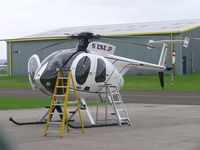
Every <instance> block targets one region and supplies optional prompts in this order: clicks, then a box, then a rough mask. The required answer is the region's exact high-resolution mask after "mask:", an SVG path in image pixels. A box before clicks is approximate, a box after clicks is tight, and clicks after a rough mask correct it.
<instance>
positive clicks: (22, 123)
mask: <svg viewBox="0 0 200 150" xmlns="http://www.w3.org/2000/svg"><path fill="white" fill-rule="evenodd" d="M9 121H11V122H13V123H14V124H16V125H19V126H21V125H34V124H45V123H46V121H43V122H39V121H35V122H17V121H15V120H14V119H13V118H12V117H10V118H9Z"/></svg>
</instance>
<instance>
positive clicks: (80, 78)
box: [75, 56, 91, 85]
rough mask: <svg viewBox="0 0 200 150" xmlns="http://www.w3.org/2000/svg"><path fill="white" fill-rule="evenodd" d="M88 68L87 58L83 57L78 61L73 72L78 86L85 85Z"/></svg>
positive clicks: (88, 60) (89, 62) (89, 63)
mask: <svg viewBox="0 0 200 150" xmlns="http://www.w3.org/2000/svg"><path fill="white" fill-rule="evenodd" d="M90 67H91V61H90V58H89V57H87V56H84V57H83V58H81V59H80V60H79V62H78V64H77V67H76V72H75V76H76V81H77V83H78V84H80V85H83V84H84V83H85V81H86V80H87V77H88V74H89V71H90Z"/></svg>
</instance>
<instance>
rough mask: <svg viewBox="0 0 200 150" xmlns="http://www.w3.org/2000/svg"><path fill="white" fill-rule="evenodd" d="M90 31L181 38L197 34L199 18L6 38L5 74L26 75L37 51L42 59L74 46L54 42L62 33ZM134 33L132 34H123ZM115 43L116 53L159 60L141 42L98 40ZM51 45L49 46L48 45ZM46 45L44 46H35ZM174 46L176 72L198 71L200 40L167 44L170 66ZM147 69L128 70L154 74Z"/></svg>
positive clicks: (140, 39) (135, 39) (144, 40)
mask: <svg viewBox="0 0 200 150" xmlns="http://www.w3.org/2000/svg"><path fill="white" fill-rule="evenodd" d="M80 32H93V33H94V34H101V35H121V36H124V37H122V38H115V39H117V40H124V41H131V42H135V43H144V44H147V43H148V41H149V40H166V39H180V38H184V37H190V38H191V37H192V38H194V37H200V19H193V20H178V21H162V22H144V23H127V24H114V25H95V26H82V27H67V28H61V29H57V30H53V31H48V32H43V33H39V34H34V35H30V36H26V37H23V38H18V39H10V40H7V60H8V67H9V68H8V74H9V75H10V76H26V75H27V63H28V59H29V58H30V57H31V56H32V55H33V54H37V55H39V57H40V60H41V61H42V60H43V59H44V58H45V57H46V56H48V55H49V54H50V53H52V52H54V51H57V50H62V49H68V48H74V47H76V44H77V42H78V41H77V40H68V41H67V42H65V43H61V44H55V43H58V42H62V41H63V40H66V36H65V34H76V33H80ZM125 36H135V37H125ZM101 42H106V43H109V44H112V45H115V46H116V47H117V49H116V52H115V54H116V55H119V56H124V57H128V58H133V59H137V60H141V61H146V62H151V63H158V59H159V56H160V52H161V51H160V50H154V49H152V50H149V49H147V47H144V46H137V45H131V44H127V43H123V42H119V41H114V40H101ZM52 44H55V45H54V46H51V47H48V46H49V45H52ZM43 47H46V49H43V50H38V49H40V48H43ZM172 50H176V64H175V74H178V75H182V74H190V73H194V72H200V61H199V57H200V41H197V40H190V43H189V46H188V48H184V47H182V46H181V44H176V45H170V50H169V51H168V56H167V61H166V65H167V67H170V66H171V57H170V56H171V53H172ZM155 73H156V72H153V71H147V70H138V69H135V70H134V69H133V70H130V71H129V72H128V73H127V74H128V75H138V74H155Z"/></svg>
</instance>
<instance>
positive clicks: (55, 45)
mask: <svg viewBox="0 0 200 150" xmlns="http://www.w3.org/2000/svg"><path fill="white" fill-rule="evenodd" d="M71 40H74V39H67V40H65V41H61V42H57V43H54V44H51V45H48V46H45V47H42V48H39V49H36V50H35V51H40V50H43V49H46V48H49V47H53V46H56V45H59V44H62V43H66V42H69V41H71Z"/></svg>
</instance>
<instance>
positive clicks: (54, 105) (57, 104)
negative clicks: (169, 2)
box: [52, 104, 64, 106]
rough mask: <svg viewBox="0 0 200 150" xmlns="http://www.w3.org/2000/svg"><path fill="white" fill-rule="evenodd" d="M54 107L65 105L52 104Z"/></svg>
mask: <svg viewBox="0 0 200 150" xmlns="http://www.w3.org/2000/svg"><path fill="white" fill-rule="evenodd" d="M52 106H64V104H52Z"/></svg>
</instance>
